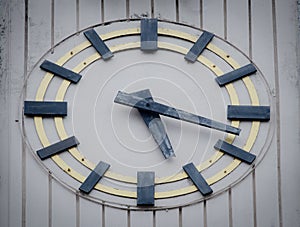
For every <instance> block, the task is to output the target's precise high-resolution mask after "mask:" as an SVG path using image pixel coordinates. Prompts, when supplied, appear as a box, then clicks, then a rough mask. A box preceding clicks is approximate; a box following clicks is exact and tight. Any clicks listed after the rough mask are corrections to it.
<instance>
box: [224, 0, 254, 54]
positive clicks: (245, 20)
mask: <svg viewBox="0 0 300 227" xmlns="http://www.w3.org/2000/svg"><path fill="white" fill-rule="evenodd" d="M226 10H227V25H226V26H227V40H228V41H229V42H230V43H232V44H233V45H235V46H237V47H238V48H239V49H240V50H241V51H243V52H244V53H246V54H247V55H248V54H249V14H248V1H247V0H243V1H241V0H233V1H232V0H231V1H227V5H226Z"/></svg>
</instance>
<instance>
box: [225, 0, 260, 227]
mask: <svg viewBox="0 0 300 227" xmlns="http://www.w3.org/2000/svg"><path fill="white" fill-rule="evenodd" d="M226 2H227V5H226V11H227V24H226V29H227V32H226V38H227V40H228V41H229V42H231V43H232V44H233V45H235V46H236V47H238V48H239V49H240V50H241V51H243V52H244V53H245V54H246V55H248V56H249V15H248V1H246V0H244V1H240V0H234V1H226ZM237 61H238V62H239V63H240V64H244V63H242V62H240V61H239V60H237ZM231 198H232V200H231V203H232V225H233V226H249V227H250V226H253V223H254V208H253V187H252V174H250V175H248V177H247V178H246V179H244V180H243V181H242V182H240V183H239V184H238V185H236V186H234V187H233V188H232V190H231Z"/></svg>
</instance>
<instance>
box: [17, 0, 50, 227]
mask: <svg viewBox="0 0 300 227" xmlns="http://www.w3.org/2000/svg"><path fill="white" fill-rule="evenodd" d="M28 16H29V18H30V19H29V24H28V56H30V57H29V59H28V68H29V69H30V68H32V67H33V66H34V64H36V62H37V61H38V60H39V58H40V57H41V56H42V55H43V54H44V53H45V52H46V51H47V50H49V49H50V48H51V1H50V0H49V1H39V0H29V2H28ZM31 152H32V151H30V150H29V148H27V149H26V154H27V155H26V223H27V225H28V226H47V225H48V220H49V203H48V202H49V190H48V189H49V184H48V182H49V180H48V174H47V173H46V172H45V171H44V170H43V168H42V167H41V165H40V164H39V163H38V162H37V161H36V160H35V158H34V157H33V155H32V153H31ZM23 180H24V179H23ZM37 182H38V183H37ZM37 201H39V202H37ZM37 214H39V215H37Z"/></svg>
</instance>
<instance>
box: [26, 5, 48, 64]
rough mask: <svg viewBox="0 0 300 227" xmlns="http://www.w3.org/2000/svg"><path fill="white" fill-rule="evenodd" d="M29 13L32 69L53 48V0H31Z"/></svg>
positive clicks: (30, 62) (29, 45) (29, 42)
mask: <svg viewBox="0 0 300 227" xmlns="http://www.w3.org/2000/svg"><path fill="white" fill-rule="evenodd" d="M41 9H43V10H41ZM28 15H29V23H28V52H29V54H28V56H29V59H28V69H29V70H30V69H32V67H33V66H34V64H35V63H36V62H37V61H38V60H39V59H40V58H41V57H42V55H43V54H44V53H46V52H47V51H48V50H49V49H50V48H51V1H39V0H29V1H28Z"/></svg>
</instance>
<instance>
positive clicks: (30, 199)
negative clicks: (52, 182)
mask: <svg viewBox="0 0 300 227" xmlns="http://www.w3.org/2000/svg"><path fill="white" fill-rule="evenodd" d="M26 152H27V156H26V179H27V181H26V223H27V225H28V226H32V227H35V226H36V227H38V226H47V225H48V222H49V184H48V182H49V176H48V174H47V173H46V171H45V170H44V169H43V168H42V167H41V165H40V164H39V163H38V162H37V161H36V160H35V159H34V158H33V156H32V154H31V151H30V150H29V149H26ZM37 201H38V202H37Z"/></svg>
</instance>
